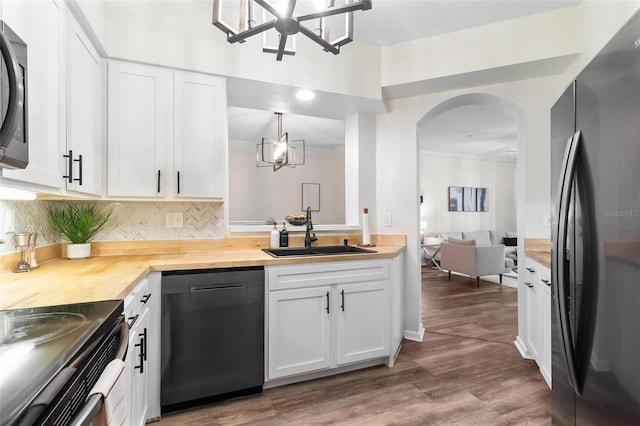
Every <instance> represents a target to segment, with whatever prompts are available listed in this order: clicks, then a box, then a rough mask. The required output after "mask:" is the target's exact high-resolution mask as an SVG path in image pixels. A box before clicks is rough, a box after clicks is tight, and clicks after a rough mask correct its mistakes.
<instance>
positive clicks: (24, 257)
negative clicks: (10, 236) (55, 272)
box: [14, 233, 31, 272]
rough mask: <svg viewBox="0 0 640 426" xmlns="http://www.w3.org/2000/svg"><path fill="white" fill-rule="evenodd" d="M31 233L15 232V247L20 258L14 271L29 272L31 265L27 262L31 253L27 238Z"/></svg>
mask: <svg viewBox="0 0 640 426" xmlns="http://www.w3.org/2000/svg"><path fill="white" fill-rule="evenodd" d="M30 236H31V234H30V233H29V234H15V239H16V247H17V248H18V250H20V260H19V261H18V264H17V265H16V269H15V270H14V272H29V271H30V270H31V266H30V265H29V262H30V260H31V254H30V252H29V238H30Z"/></svg>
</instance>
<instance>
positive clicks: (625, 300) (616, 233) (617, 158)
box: [551, 14, 640, 425]
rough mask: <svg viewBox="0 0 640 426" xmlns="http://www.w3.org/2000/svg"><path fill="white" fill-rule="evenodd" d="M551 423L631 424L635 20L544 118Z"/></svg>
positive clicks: (639, 67)
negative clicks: (549, 221)
mask: <svg viewBox="0 0 640 426" xmlns="http://www.w3.org/2000/svg"><path fill="white" fill-rule="evenodd" d="M551 196H552V197H551V199H552V202H551V204H552V207H551V209H552V212H551V213H552V217H553V226H552V242H553V244H552V253H551V257H552V262H551V263H552V277H553V278H552V281H553V293H552V297H553V304H554V307H553V308H552V380H553V381H552V388H553V391H552V419H553V423H554V424H558V425H565V424H566V425H568V424H578V425H639V424H640V14H636V15H635V16H634V17H633V18H631V20H630V21H629V22H628V23H627V24H626V25H625V26H624V27H623V28H622V29H621V30H620V31H619V32H618V33H617V34H616V36H615V37H614V38H613V39H612V40H611V41H610V42H609V43H608V44H607V45H606V46H605V47H604V48H603V50H602V51H601V52H600V53H599V54H598V55H597V56H596V57H595V58H594V59H593V61H592V62H590V63H589V65H588V66H587V67H586V68H585V69H584V70H583V71H582V72H581V73H580V74H579V75H578V77H577V78H576V79H575V81H574V82H573V83H572V84H571V85H570V87H568V88H567V89H566V91H565V92H564V93H563V94H562V96H561V97H560V98H559V99H558V101H557V102H556V103H555V105H554V106H553V108H552V110H551Z"/></svg>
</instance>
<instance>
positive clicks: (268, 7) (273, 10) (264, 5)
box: [252, 0, 282, 18]
mask: <svg viewBox="0 0 640 426" xmlns="http://www.w3.org/2000/svg"><path fill="white" fill-rule="evenodd" d="M252 1H255V2H256V3H258V4H259V5H260V6H261V7H262V8H263V9H265V10H266V11H267V12H269V13H270V14H272V15H273V16H275V17H276V18H281V17H282V16H281V15H280V12H278V10H277V9H276V8H275V7H273V6H271V5H270V4H269V3H267V2H266V1H265V0H252Z"/></svg>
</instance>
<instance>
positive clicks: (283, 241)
mask: <svg viewBox="0 0 640 426" xmlns="http://www.w3.org/2000/svg"><path fill="white" fill-rule="evenodd" d="M280 247H289V231H287V225H286V224H285V223H284V222H282V231H280Z"/></svg>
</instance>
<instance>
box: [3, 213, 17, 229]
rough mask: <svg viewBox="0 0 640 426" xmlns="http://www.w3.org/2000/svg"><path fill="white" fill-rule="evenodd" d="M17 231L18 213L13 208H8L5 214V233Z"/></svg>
mask: <svg viewBox="0 0 640 426" xmlns="http://www.w3.org/2000/svg"><path fill="white" fill-rule="evenodd" d="M13 232H16V214H15V212H14V211H13V210H11V209H8V210H7V211H6V212H5V215H4V233H5V234H11V233H13Z"/></svg>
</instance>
